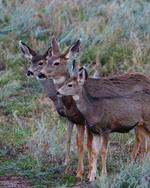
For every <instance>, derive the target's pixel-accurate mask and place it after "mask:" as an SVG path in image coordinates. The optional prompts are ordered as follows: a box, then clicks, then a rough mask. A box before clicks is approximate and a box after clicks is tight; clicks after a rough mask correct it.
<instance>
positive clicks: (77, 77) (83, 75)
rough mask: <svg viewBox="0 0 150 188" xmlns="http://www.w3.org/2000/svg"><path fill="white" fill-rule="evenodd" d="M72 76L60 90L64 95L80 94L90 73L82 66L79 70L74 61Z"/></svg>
mask: <svg viewBox="0 0 150 188" xmlns="http://www.w3.org/2000/svg"><path fill="white" fill-rule="evenodd" d="M72 75H73V76H72V78H71V79H69V80H67V81H66V82H65V83H64V85H63V86H62V87H61V88H60V89H59V90H58V93H60V94H62V95H66V96H67V95H72V96H79V95H80V93H81V91H82V87H83V85H84V83H85V81H86V80H87V78H88V73H87V70H86V69H85V67H81V68H80V69H79V70H78V72H77V67H76V66H75V65H74V63H73V68H72Z"/></svg>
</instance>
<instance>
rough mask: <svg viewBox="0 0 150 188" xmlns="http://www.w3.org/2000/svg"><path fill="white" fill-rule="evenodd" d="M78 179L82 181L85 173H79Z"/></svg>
mask: <svg viewBox="0 0 150 188" xmlns="http://www.w3.org/2000/svg"><path fill="white" fill-rule="evenodd" d="M76 177H77V178H80V180H82V179H83V173H82V172H77V175H76Z"/></svg>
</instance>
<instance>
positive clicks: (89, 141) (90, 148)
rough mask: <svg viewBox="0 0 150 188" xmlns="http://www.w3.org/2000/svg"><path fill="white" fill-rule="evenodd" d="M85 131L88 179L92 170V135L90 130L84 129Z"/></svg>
mask: <svg viewBox="0 0 150 188" xmlns="http://www.w3.org/2000/svg"><path fill="white" fill-rule="evenodd" d="M86 132H87V152H88V165H89V172H88V179H89V178H90V175H91V170H92V140H93V135H92V133H91V131H89V130H88V129H86Z"/></svg>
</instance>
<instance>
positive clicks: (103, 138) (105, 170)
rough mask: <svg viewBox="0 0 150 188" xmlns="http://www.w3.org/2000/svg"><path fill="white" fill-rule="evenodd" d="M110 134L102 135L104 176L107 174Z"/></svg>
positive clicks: (102, 173) (102, 172)
mask: <svg viewBox="0 0 150 188" xmlns="http://www.w3.org/2000/svg"><path fill="white" fill-rule="evenodd" d="M108 137H109V135H108V134H104V135H102V136H101V160H102V171H101V175H102V176H107V167H106V162H107V145H108Z"/></svg>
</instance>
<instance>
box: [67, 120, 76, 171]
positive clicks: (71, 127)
mask: <svg viewBox="0 0 150 188" xmlns="http://www.w3.org/2000/svg"><path fill="white" fill-rule="evenodd" d="M73 126H74V124H73V123H72V122H70V121H68V126H67V132H66V156H65V165H66V170H65V173H67V174H68V173H69V171H70V144H71V136H72V130H73Z"/></svg>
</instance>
